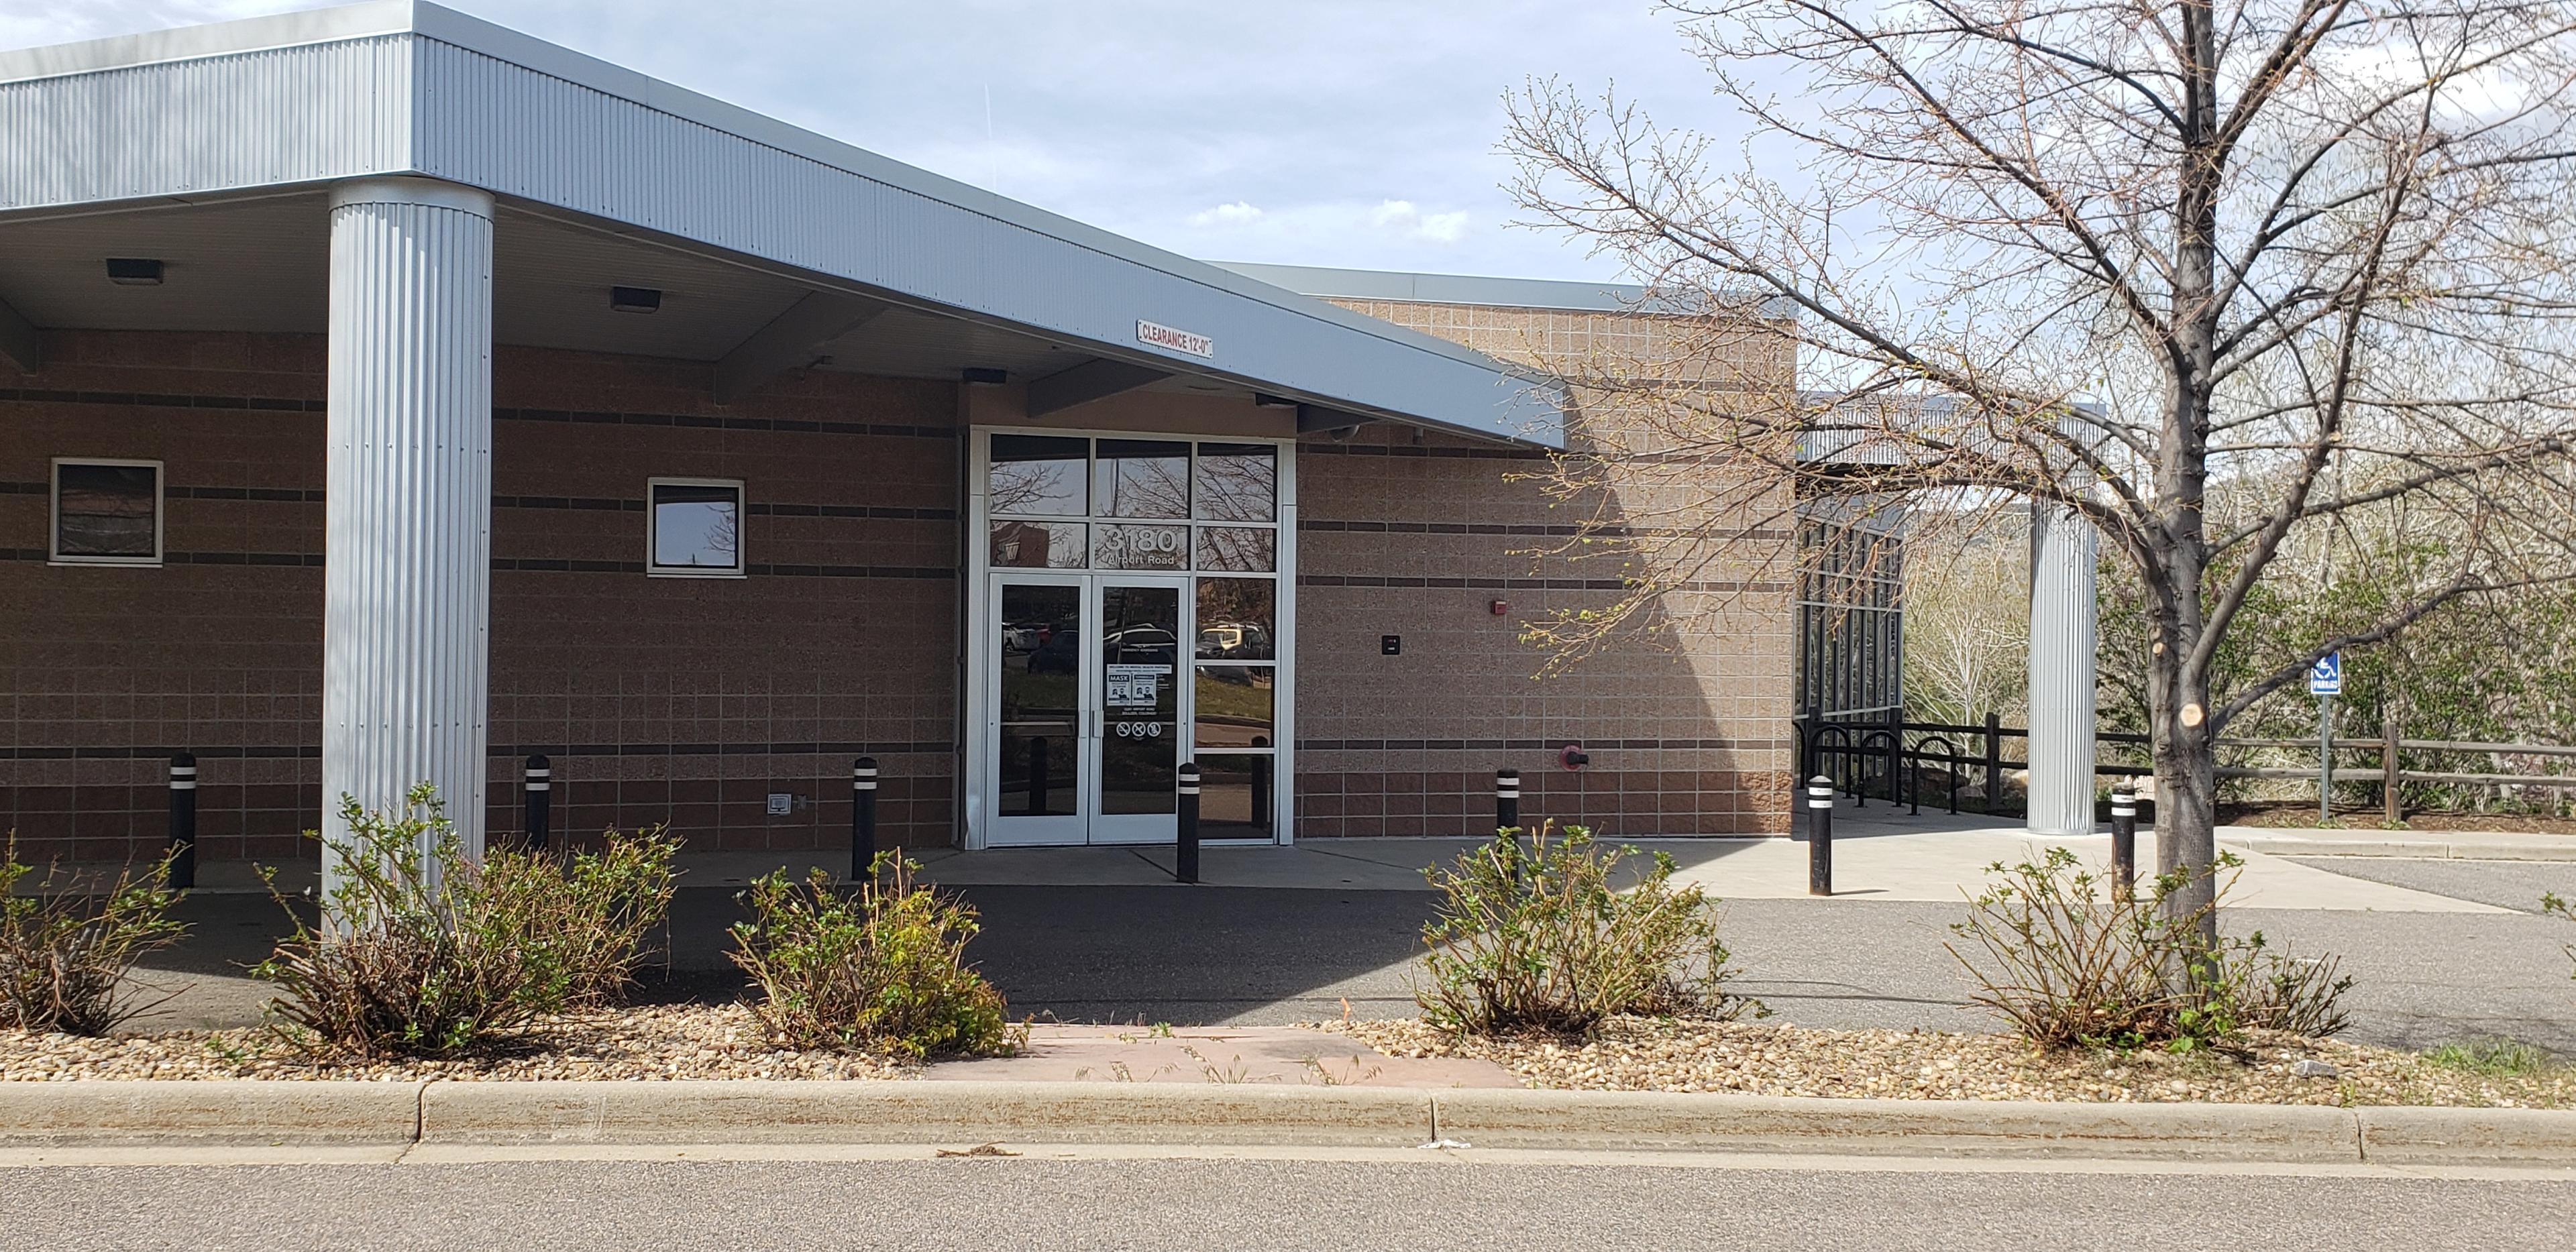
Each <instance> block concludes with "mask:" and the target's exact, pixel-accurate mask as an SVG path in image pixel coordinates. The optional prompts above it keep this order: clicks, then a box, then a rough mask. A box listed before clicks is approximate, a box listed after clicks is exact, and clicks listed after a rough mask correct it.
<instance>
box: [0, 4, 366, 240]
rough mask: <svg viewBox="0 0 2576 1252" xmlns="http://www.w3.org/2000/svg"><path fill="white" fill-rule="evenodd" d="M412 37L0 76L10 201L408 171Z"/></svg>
mask: <svg viewBox="0 0 2576 1252" xmlns="http://www.w3.org/2000/svg"><path fill="white" fill-rule="evenodd" d="M412 43H413V40H412V38H411V37H410V36H406V35H383V36H374V37H369V38H363V39H350V40H341V41H338V42H330V43H317V44H305V45H300V46H295V47H285V48H271V49H265V50H259V51H252V52H244V53H239V54H235V55H228V56H217V57H207V58H203V59H196V60H185V61H176V62H160V63H154V64H149V65H138V66H133V67H128V68H123V69H105V70H97V71H94V72H88V73H79V74H73V75H69V76H66V77H58V78H43V79H32V80H24V81H19V82H9V83H0V211H17V210H26V209H41V208H51V207H60V206H69V205H82V204H96V203H102V202H113V201H120V200H142V199H154V198H162V197H170V196H194V195H208V194H213V193H219V192H227V191H244V190H251V189H260V188H272V187H278V186H291V185H295V184H300V183H316V182H325V181H330V180H336V179H341V178H350V177H357V176H361V175H367V174H386V173H400V172H403V171H405V170H407V169H408V168H409V167H410V162H411V151H412V101H413V92H412V90H411V84H412V80H413V74H412V49H411V44H412Z"/></svg>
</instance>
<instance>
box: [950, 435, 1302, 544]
mask: <svg viewBox="0 0 2576 1252" xmlns="http://www.w3.org/2000/svg"><path fill="white" fill-rule="evenodd" d="M992 441H993V442H992V457H991V462H990V468H989V470H988V471H987V472H986V478H985V483H984V489H985V513H986V515H987V517H988V518H989V519H990V524H991V536H990V542H991V556H990V560H991V564H992V565H993V567H994V568H996V569H1101V570H1154V571H1164V572H1173V573H1180V572H1187V571H1191V570H1199V571H1206V572H1217V573H1239V574H1270V573H1274V572H1276V570H1277V569H1278V564H1279V533H1278V532H1279V525H1278V522H1279V450H1278V449H1277V448H1276V447H1273V446H1271V445H1269V444H1257V443H1214V442H1200V441H1193V440H1187V439H1090V438H1082V437H1075V436H1064V435H1004V434H996V435H994V436H992Z"/></svg>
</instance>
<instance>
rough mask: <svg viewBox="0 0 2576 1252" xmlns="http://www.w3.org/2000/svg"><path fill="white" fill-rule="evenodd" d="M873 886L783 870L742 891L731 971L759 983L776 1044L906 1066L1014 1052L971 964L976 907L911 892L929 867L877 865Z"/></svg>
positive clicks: (887, 860)
mask: <svg viewBox="0 0 2576 1252" xmlns="http://www.w3.org/2000/svg"><path fill="white" fill-rule="evenodd" d="M870 868H871V870H872V871H873V872H872V873H871V874H870V875H869V879H868V881H867V882H864V883H861V884H859V885H858V886H857V887H855V888H843V887H841V886H838V885H837V884H835V883H834V882H833V880H832V876H831V874H830V873H829V872H827V871H824V870H820V869H817V870H815V871H814V872H813V874H812V875H811V876H810V877H808V878H806V879H804V880H803V881H801V882H800V881H798V880H796V879H793V878H790V877H788V876H787V874H786V872H785V871H780V872H777V873H773V874H769V875H767V876H765V877H762V878H760V879H757V880H755V881H754V882H753V883H752V884H751V887H750V888H749V889H748V890H746V891H745V892H744V893H743V900H744V902H745V903H746V904H747V905H748V906H749V907H750V909H751V920H750V921H747V922H737V923H735V925H734V927H733V937H734V943H735V945H736V950H735V951H734V952H733V953H732V956H733V961H734V964H736V965H739V966H741V967H742V969H743V971H744V972H745V973H747V974H749V975H751V977H752V980H753V981H754V982H757V983H758V984H760V993H761V999H760V1001H759V1002H758V1003H756V1004H754V1005H752V1006H751V1011H752V1014H753V1015H754V1016H756V1017H758V1018H759V1019H760V1022H761V1024H762V1025H763V1026H764V1027H766V1028H767V1029H768V1031H769V1033H770V1036H771V1037H772V1038H773V1039H774V1040H776V1041H777V1042H780V1043H783V1044H787V1045H789V1046H792V1047H799V1048H836V1049H844V1050H873V1051H880V1052H886V1053H891V1054H894V1055H897V1056H905V1057H915V1058H918V1057H923V1056H930V1055H934V1054H943V1053H962V1054H969V1055H972V1054H990V1053H999V1052H1007V1051H1010V1050H1011V1049H1012V1048H1014V1047H1015V1046H1016V1043H1017V1038H1018V1037H1017V1036H1015V1035H1014V1034H1013V1032H1012V1031H1011V1029H1010V1027H1009V1026H1008V1025H1007V1023H1006V1022H1005V1020H1004V1018H1003V1016H1002V1014H1003V1004H1002V995H1001V993H1000V992H998V991H995V990H993V986H992V984H991V983H988V982H986V981H984V976H983V975H981V974H978V973H976V972H975V970H974V967H972V966H970V965H968V964H967V963H966V944H967V941H969V940H971V939H973V938H974V937H975V935H976V933H977V932H978V931H980V930H981V929H982V927H981V926H980V925H979V924H978V923H977V922H976V920H975V909H974V907H973V906H972V905H969V904H967V903H966V902H964V901H962V900H956V899H950V898H946V897H942V896H941V895H939V894H938V893H937V892H934V891H932V890H931V889H930V888H928V887H925V886H921V885H919V884H917V883H915V882H914V880H913V875H914V873H915V872H917V871H918V870H920V868H921V866H920V865H918V864H916V863H914V862H912V861H909V860H906V859H904V857H903V855H902V854H901V853H900V852H888V853H883V854H881V855H879V856H878V857H877V859H876V863H875V864H874V865H873V866H871V867H870Z"/></svg>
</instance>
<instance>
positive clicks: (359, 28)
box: [0, 0, 414, 83]
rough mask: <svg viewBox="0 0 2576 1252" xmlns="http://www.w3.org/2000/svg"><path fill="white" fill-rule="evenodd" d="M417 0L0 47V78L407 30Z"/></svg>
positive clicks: (9, 79)
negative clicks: (134, 33)
mask: <svg viewBox="0 0 2576 1252" xmlns="http://www.w3.org/2000/svg"><path fill="white" fill-rule="evenodd" d="M413 10H414V5H413V3H412V0H372V2H371V3H364V4H347V5H341V6H338V7H336V8H328V9H305V10H302V11H300V12H295V13H279V14H274V15H271V16H268V17H252V18H243V19H241V20H239V21H232V22H216V23H213V24H210V25H204V26H182V27H179V28H177V29H174V30H156V31H146V32H144V33H142V34H136V35H111V36H108V37H107V38H104V39H85V40H82V41H80V42H78V43H64V44H53V45H50V46H47V47H41V48H12V49H7V50H0V83H6V82H16V81H19V80H21V79H31V78H61V77H65V76H68V75H72V74H91V73H97V72H100V71H103V70H122V69H137V68H141V67H143V66H147V65H162V64H167V63H170V62H173V61H192V60H198V59H201V58H205V57H220V56H235V55H239V54H241V53H246V52H268V51H274V50H277V49H280V48H292V47H297V46H301V45H304V44H315V43H333V42H338V41H342V40H349V39H364V38H368V37H371V36H381V35H401V34H408V33H410V31H411V29H412V23H413Z"/></svg>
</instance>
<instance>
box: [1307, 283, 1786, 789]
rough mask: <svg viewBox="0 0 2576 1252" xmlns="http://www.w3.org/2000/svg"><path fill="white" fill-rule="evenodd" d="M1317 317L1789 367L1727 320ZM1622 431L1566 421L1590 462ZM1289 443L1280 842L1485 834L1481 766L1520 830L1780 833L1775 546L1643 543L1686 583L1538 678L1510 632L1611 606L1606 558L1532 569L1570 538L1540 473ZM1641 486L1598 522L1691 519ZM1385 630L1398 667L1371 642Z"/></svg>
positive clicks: (1500, 345) (1723, 541) (1504, 351)
mask: <svg viewBox="0 0 2576 1252" xmlns="http://www.w3.org/2000/svg"><path fill="white" fill-rule="evenodd" d="M1340 303H1343V304H1345V305H1346V306H1348V307H1350V308H1352V309H1354V310H1356V311H1358V312H1362V313H1366V314H1369V315H1371V316H1375V317H1380V318H1384V319H1387V320H1390V321H1396V322H1400V323H1402V324H1405V325H1408V326H1412V327H1414V328H1415V329H1419V330H1422V331H1425V332H1428V333H1430V334H1435V335H1440V336H1442V337H1445V338H1449V339H1452V340H1456V341H1458V342H1461V343H1465V344H1468V345H1469V346H1472V347H1475V348H1478V349H1480V350H1483V351H1486V352H1490V353H1493V354H1494V355H1497V356H1501V357H1504V358H1507V359H1513V360H1520V361H1537V362H1546V361H1553V362H1556V363H1559V364H1565V363H1570V362H1583V363H1588V364H1589V365H1590V366H1592V367H1595V368H1605V369H1607V371H1608V372H1612V373H1619V374H1636V373H1639V372H1641V371H1643V372H1651V373H1653V374H1655V375H1658V376H1663V377H1687V378H1691V379H1694V380H1698V381H1703V382H1720V383H1721V384H1722V385H1750V384H1758V383H1761V382H1763V381H1764V380H1769V381H1772V382H1777V381H1778V380H1781V379H1785V378H1786V377H1787V373H1786V371H1787V370H1788V369H1789V368H1790V364H1791V361H1790V357H1789V355H1788V354H1787V352H1786V350H1785V341H1783V340H1781V339H1780V338H1779V337H1778V336H1774V335H1768V334H1764V333H1759V328H1758V327H1748V326H1746V325H1743V324H1740V323H1739V324H1732V325H1728V324H1714V323H1710V322H1707V321H1705V320H1703V319H1675V318H1647V317H1636V316H1630V315H1625V314H1604V313H1581V312H1557V311H1549V310H1531V309H1513V308H1492V307H1480V306H1461V305H1437V304H1417V303H1399V302H1389V301H1341V302H1340ZM1609 362H1616V364H1615V365H1608V364H1605V363H1609ZM1620 420H1621V419H1620V418H1618V417H1616V416H1612V415H1609V414H1607V413H1605V412H1604V411H1602V410H1601V409H1600V408H1598V407H1596V408H1593V409H1586V410H1582V411H1578V412H1577V413H1575V414H1574V415H1573V416H1572V418H1571V419H1570V428H1569V432H1568V433H1569V438H1570V440H1571V441H1572V442H1574V443H1576V444H1578V445H1586V444H1589V445H1591V446H1598V445H1599V441H1600V440H1601V439H1602V438H1603V437H1604V436H1605V434H1610V433H1612V432H1608V431H1606V430H1605V426H1607V425H1609V424H1613V423H1618V422H1620ZM1617 437H1618V438H1620V439H1622V440H1623V441H1624V440H1627V439H1628V438H1629V436H1628V435H1626V434H1625V433H1623V432H1622V433H1617ZM1622 446H1627V445H1626V444H1625V443H1624V442H1623V444H1622ZM1299 453H1300V457H1299V462H1298V492H1299V494H1298V503H1299V525H1298V530H1299V534H1298V545H1299V547H1298V560H1299V570H1298V573H1299V579H1298V582H1299V587H1298V667H1299V668H1298V686H1299V695H1298V701H1299V702H1298V710H1299V721H1298V741H1299V745H1300V755H1299V758H1298V771H1299V777H1298V780H1297V806H1298V832H1299V834H1300V835H1302V836H1330V835H1416V834H1430V835H1449V834H1476V833H1483V832H1484V831H1486V830H1487V829H1489V828H1490V827H1491V824H1492V814H1493V771H1494V770H1495V769H1497V768H1500V767H1504V766H1509V767H1512V768H1515V769H1518V770H1520V771H1521V777H1522V790H1523V796H1524V799H1523V802H1522V814H1523V816H1524V818H1525V819H1528V820H1536V819H1537V818H1540V817H1554V818H1557V819H1558V820H1560V821H1573V822H1584V823H1588V824H1590V825H1593V826H1595V827H1597V828H1599V829H1601V830H1603V831H1605V832H1606V833H1609V834H1613V835H1617V836H1622V837H1640V838H1642V837H1647V836H1653V835H1689V834H1749V833H1780V832H1784V831H1786V830H1787V829H1788V818H1789V811H1788V810H1789V789H1790V781H1791V772H1792V770H1793V769H1794V766H1795V761H1794V754H1793V751H1792V747H1791V743H1790V732H1789V722H1788V717H1789V714H1790V712H1791V710H1790V707H1789V702H1790V684H1791V671H1792V668H1793V664H1794V657H1793V653H1792V648H1793V640H1792V637H1791V631H1790V622H1791V596H1790V592H1789V588H1788V586H1787V582H1786V580H1785V579H1784V578H1783V577H1782V572H1781V570H1780V568H1779V562H1778V561H1777V560H1776V556H1777V553H1776V552H1774V551H1772V550H1771V549H1770V548H1769V547H1768V546H1763V545H1769V544H1774V543H1777V542H1780V541H1783V540H1785V538H1786V535H1785V532H1782V533H1779V534H1777V535H1769V536H1766V537H1763V538H1759V539H1756V540H1754V541H1752V544H1753V546H1759V547H1761V550H1759V551H1755V550H1752V549H1751V547H1748V546H1747V543H1746V541H1745V540H1743V539H1742V538H1740V537H1737V536H1734V535H1733V534H1732V533H1731V532H1732V530H1733V529H1734V526H1733V525H1732V524H1720V525H1714V526H1711V527H1709V536H1708V537H1705V538H1696V537H1695V538H1690V539H1686V540H1680V541H1675V540H1669V539H1667V540H1661V541H1658V542H1657V543H1656V544H1655V545H1654V546H1653V549H1652V551H1651V553H1650V554H1649V555H1650V557H1651V559H1655V560H1660V561H1668V562H1682V563H1686V564H1687V565H1688V566H1689V567H1690V569H1691V571H1692V572H1691V573H1690V574H1688V575H1687V576H1686V577H1685V578H1684V579H1683V580H1682V585H1681V586H1680V587H1679V588H1677V589H1675V590H1672V591H1668V592H1665V593H1663V595H1662V596H1661V597H1660V598H1659V599H1657V600H1656V601H1654V602H1653V603H1652V604H1651V605H1649V611H1648V612H1647V613H1646V615H1645V617H1644V619H1643V620H1640V621H1638V622H1636V623H1635V624H1634V629H1632V630H1630V631H1627V632H1625V633H1624V634H1623V637H1622V638H1621V639H1620V640H1619V642H1617V643H1616V644H1615V645H1614V646H1612V647H1610V648H1608V649H1606V650H1604V651H1601V652H1599V653H1596V654H1594V655H1590V656H1588V657H1586V658H1584V659H1582V660H1581V661H1580V662H1578V663H1576V664H1574V665H1572V666H1571V667H1570V668H1567V669H1564V670H1563V671H1561V672H1558V673H1555V674H1553V675H1552V676H1548V677H1538V676H1537V675H1538V674H1539V673H1540V672H1541V671H1542V670H1543V669H1546V668H1547V667H1548V663H1549V660H1550V658H1549V656H1548V655H1547V654H1546V653H1544V652H1543V651H1541V650H1540V649H1539V648H1538V647H1537V646H1536V645H1534V644H1532V643H1529V642H1526V641H1524V639H1523V637H1522V634H1523V631H1524V629H1525V628H1526V626H1527V624H1528V623H1529V622H1530V621H1532V620H1533V619H1536V618H1538V617H1540V616H1542V615H1545V614H1548V613H1551V612H1556V611H1563V610H1578V611H1579V610H1583V609H1607V608H1609V607H1611V606H1612V605H1614V604H1615V603H1617V602H1618V601H1619V600H1620V599H1621V598H1622V595H1623V592H1622V583H1621V580H1620V575H1619V570H1618V568H1617V561H1615V560H1611V561H1603V560H1570V559H1566V558H1564V557H1561V556H1554V555H1543V554H1544V553H1546V552H1547V550H1549V549H1552V548H1555V547H1558V546H1559V545H1562V544H1564V543H1565V542H1566V541H1568V540H1569V539H1572V538H1574V537H1576V535H1577V533H1578V532H1577V529H1576V527H1575V525H1574V524H1573V514H1574V512H1575V511H1574V510H1573V509H1570V508H1565V507H1550V501H1549V500H1548V499H1547V497H1546V496H1545V495H1544V494H1543V493H1542V492H1541V490H1540V487H1539V485H1538V484H1537V483H1536V482H1534V481H1531V480H1529V478H1528V476H1529V475H1533V474H1537V473H1543V472H1544V471H1545V470H1546V469H1547V463H1546V461H1545V460H1544V458H1543V457H1541V456H1540V455H1539V454H1536V453H1529V452H1516V451H1511V450H1506V449H1502V448H1498V447H1494V446H1492V445H1481V444H1470V443H1468V442H1466V441H1462V440H1446V439H1441V438H1438V437H1421V438H1417V437H1415V436H1414V435H1413V434H1412V433H1411V432H1408V431H1402V430H1398V429H1395V428H1390V427H1383V426H1377V427H1368V428H1364V429H1363V430H1362V431H1361V432H1360V434H1359V435H1358V436H1357V437H1355V438H1353V439H1351V440H1349V441H1348V442H1341V443H1336V442H1332V441H1330V440H1323V439H1309V440H1307V441H1305V442H1304V443H1303V444H1301V446H1300V448H1299ZM1660 490H1663V488H1661V487H1659V486H1658V485H1657V484H1655V483H1653V482H1652V481H1651V480H1650V479H1643V478H1641V479H1639V480H1638V481H1637V483H1636V485H1635V486H1633V487H1632V488H1630V491H1632V492H1633V493H1634V494H1636V495H1637V497H1638V498H1637V499H1634V500H1631V499H1627V498H1625V497H1623V496H1621V495H1619V494H1618V493H1617V492H1616V491H1615V490H1614V492H1613V494H1612V497H1611V498H1610V499H1608V500H1607V501H1606V506H1607V508H1608V509H1609V510H1610V512H1611V513H1612V514H1613V516H1614V517H1615V516H1616V515H1617V514H1619V513H1621V512H1624V511H1629V510H1631V509H1633V510H1634V514H1635V515H1636V516H1640V517H1643V516H1647V515H1648V514H1649V513H1651V518H1650V520H1647V521H1646V522H1644V523H1643V524H1645V525H1649V526H1655V527H1661V528H1665V529H1671V528H1674V527H1682V528H1688V527H1690V526H1691V525H1692V524H1693V523H1694V519H1693V518H1691V517H1689V516H1686V515H1677V514H1675V513H1674V512H1672V511H1671V510H1669V509H1668V508H1667V507H1666V506H1664V505H1663V504H1662V503H1661V502H1658V501H1652V500H1648V499H1647V498H1646V496H1647V494H1648V493H1651V492H1657V491H1660ZM1720 536H1724V537H1723V538H1720ZM1496 600H1501V601H1504V602H1505V603H1506V604H1507V605H1508V609H1509V611H1508V612H1507V613H1506V614H1505V615H1502V616H1496V615H1495V614H1493V612H1492V611H1491V605H1492V602H1494V601H1496ZM1390 634H1392V635H1399V636H1401V637H1402V639H1403V652H1402V654H1401V655H1399V656H1394V657H1389V656H1384V655H1382V654H1381V652H1380V647H1379V642H1380V639H1381V637H1382V636H1384V635H1390ZM1570 743H1580V744H1582V745H1583V747H1584V748H1585V750H1586V751H1587V752H1589V753H1590V755H1591V758H1592V763H1591V764H1590V765H1589V766H1588V767H1587V768H1585V769H1584V770H1582V771H1580V772H1576V771H1569V770H1566V769H1564V768H1562V767H1561V766H1560V765H1559V763H1558V750H1559V749H1560V748H1561V747H1562V746H1564V745H1566V744H1570Z"/></svg>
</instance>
